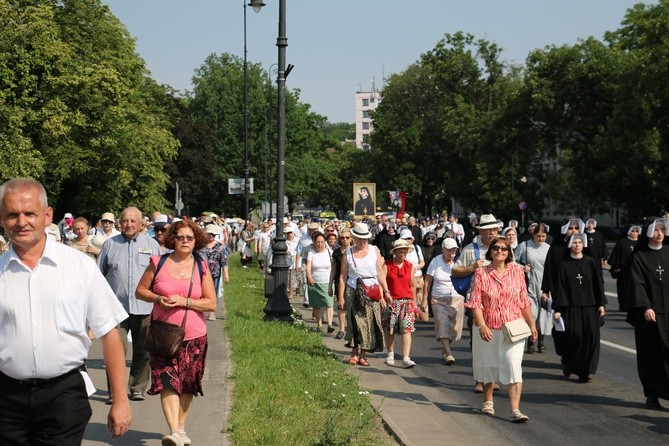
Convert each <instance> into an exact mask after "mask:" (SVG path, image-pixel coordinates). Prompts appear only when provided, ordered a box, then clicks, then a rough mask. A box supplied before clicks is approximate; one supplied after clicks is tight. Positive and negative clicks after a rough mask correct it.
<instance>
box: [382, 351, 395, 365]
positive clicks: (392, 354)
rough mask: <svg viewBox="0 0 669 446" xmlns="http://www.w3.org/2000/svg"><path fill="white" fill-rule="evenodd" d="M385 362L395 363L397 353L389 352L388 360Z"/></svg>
mask: <svg viewBox="0 0 669 446" xmlns="http://www.w3.org/2000/svg"><path fill="white" fill-rule="evenodd" d="M384 362H385V363H386V364H388V365H395V353H393V352H390V353H388V356H386V360H385V361H384Z"/></svg>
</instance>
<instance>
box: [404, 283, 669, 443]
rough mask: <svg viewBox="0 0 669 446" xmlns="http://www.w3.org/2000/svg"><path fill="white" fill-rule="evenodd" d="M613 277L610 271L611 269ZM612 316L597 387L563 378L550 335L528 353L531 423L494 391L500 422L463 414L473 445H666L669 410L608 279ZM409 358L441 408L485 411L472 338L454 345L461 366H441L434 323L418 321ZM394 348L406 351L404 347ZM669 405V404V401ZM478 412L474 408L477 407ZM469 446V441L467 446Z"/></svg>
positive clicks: (524, 404)
mask: <svg viewBox="0 0 669 446" xmlns="http://www.w3.org/2000/svg"><path fill="white" fill-rule="evenodd" d="M605 275H606V276H608V272H606V271H605ZM605 282H606V290H607V298H608V300H609V304H608V306H607V308H608V313H607V317H606V324H605V325H604V327H602V335H601V339H602V347H601V356H600V362H599V369H598V371H597V374H596V375H593V376H592V378H593V381H592V382H591V383H579V382H578V381H577V379H576V377H574V376H572V378H571V379H567V378H565V377H564V376H563V374H562V370H561V367H560V361H559V357H558V356H557V355H556V354H555V351H554V348H553V345H552V338H550V337H547V338H546V346H547V347H548V351H547V352H545V353H541V354H539V353H534V354H526V355H525V357H524V360H523V380H524V383H523V396H522V400H521V410H522V411H523V413H525V414H527V415H528V416H529V417H530V422H529V423H527V424H525V425H522V426H519V425H515V424H513V423H509V422H508V421H507V417H508V413H509V409H508V399H507V396H506V391H505V389H504V388H503V389H502V390H501V391H499V392H495V410H496V415H495V416H494V417H484V416H481V417H462V418H461V419H460V421H461V422H462V423H467V424H469V425H466V426H463V427H465V429H466V430H467V431H469V432H471V440H472V444H474V443H478V444H489V445H497V444H500V445H501V444H532V443H537V442H539V443H540V444H541V445H542V446H547V445H565V444H588V445H629V444H635V443H636V444H644V445H661V444H663V445H666V444H668V443H669V410H662V411H656V410H649V409H647V408H646V407H645V405H644V401H645V398H644V396H643V391H642V388H641V384H640V382H639V378H638V375H637V370H636V354H635V352H634V348H635V346H634V332H633V329H632V327H631V326H630V325H628V324H627V323H626V322H625V320H624V314H623V313H620V312H618V311H616V310H617V308H618V301H617V297H616V295H615V282H614V281H613V279H611V278H610V276H609V277H606V278H605ZM417 325H418V330H417V332H416V333H415V336H414V338H413V345H412V354H411V357H412V359H413V360H414V361H416V362H417V363H418V364H419V367H416V368H415V369H414V370H415V371H416V373H417V374H419V376H420V378H418V380H417V382H416V384H417V385H429V386H434V387H435V389H438V390H439V391H441V392H442V393H443V400H442V401H443V402H442V403H441V404H443V405H444V406H443V408H442V410H444V411H448V412H452V411H454V410H456V411H457V410H460V411H462V412H463V413H471V412H472V411H476V410H478V408H480V407H481V403H482V396H481V395H479V394H475V393H474V392H473V384H474V383H473V378H472V371H471V352H470V349H469V339H470V338H469V333H467V334H466V335H464V334H463V338H462V340H460V341H458V342H457V343H455V344H454V348H453V350H454V355H455V357H456V359H457V362H456V364H455V365H454V366H451V367H449V366H445V365H443V364H442V363H441V360H440V352H441V347H440V344H438V343H437V342H436V340H435V339H434V333H433V322H427V323H423V322H418V323H417ZM395 351H400V349H399V346H396V347H395ZM665 406H669V404H668V403H666V402H665ZM472 408H474V409H472ZM466 443H467V442H465V444H466Z"/></svg>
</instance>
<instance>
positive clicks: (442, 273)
mask: <svg viewBox="0 0 669 446" xmlns="http://www.w3.org/2000/svg"><path fill="white" fill-rule="evenodd" d="M452 270H453V266H451V265H449V264H447V263H446V262H444V257H443V256H441V255H439V256H437V257H435V258H434V259H432V261H431V262H430V265H429V266H428V267H427V275H428V276H432V296H434V297H449V296H455V295H457V294H458V292H457V291H455V288H453V282H452V281H451V271H452Z"/></svg>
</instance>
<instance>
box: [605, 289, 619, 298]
mask: <svg viewBox="0 0 669 446" xmlns="http://www.w3.org/2000/svg"><path fill="white" fill-rule="evenodd" d="M604 294H606V295H607V296H609V297H615V298H616V299H618V294H617V293H612V292H610V291H604Z"/></svg>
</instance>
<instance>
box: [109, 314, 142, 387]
mask: <svg viewBox="0 0 669 446" xmlns="http://www.w3.org/2000/svg"><path fill="white" fill-rule="evenodd" d="M150 321H151V315H150V314H131V315H129V316H128V319H126V320H124V321H123V322H121V324H120V325H119V326H118V329H119V334H120V335H121V342H123V351H124V352H126V353H127V351H128V332H130V337H131V338H132V362H131V363H130V377H129V378H128V390H129V392H133V391H137V390H138V391H140V392H142V393H144V392H146V389H147V388H148V387H149V383H150V380H151V366H150V365H149V353H148V352H147V351H146V350H144V341H146V331H147V330H148V328H149V322H150ZM105 373H106V370H105ZM107 390H108V391H109V392H110V394H111V385H110V383H109V375H107Z"/></svg>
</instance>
